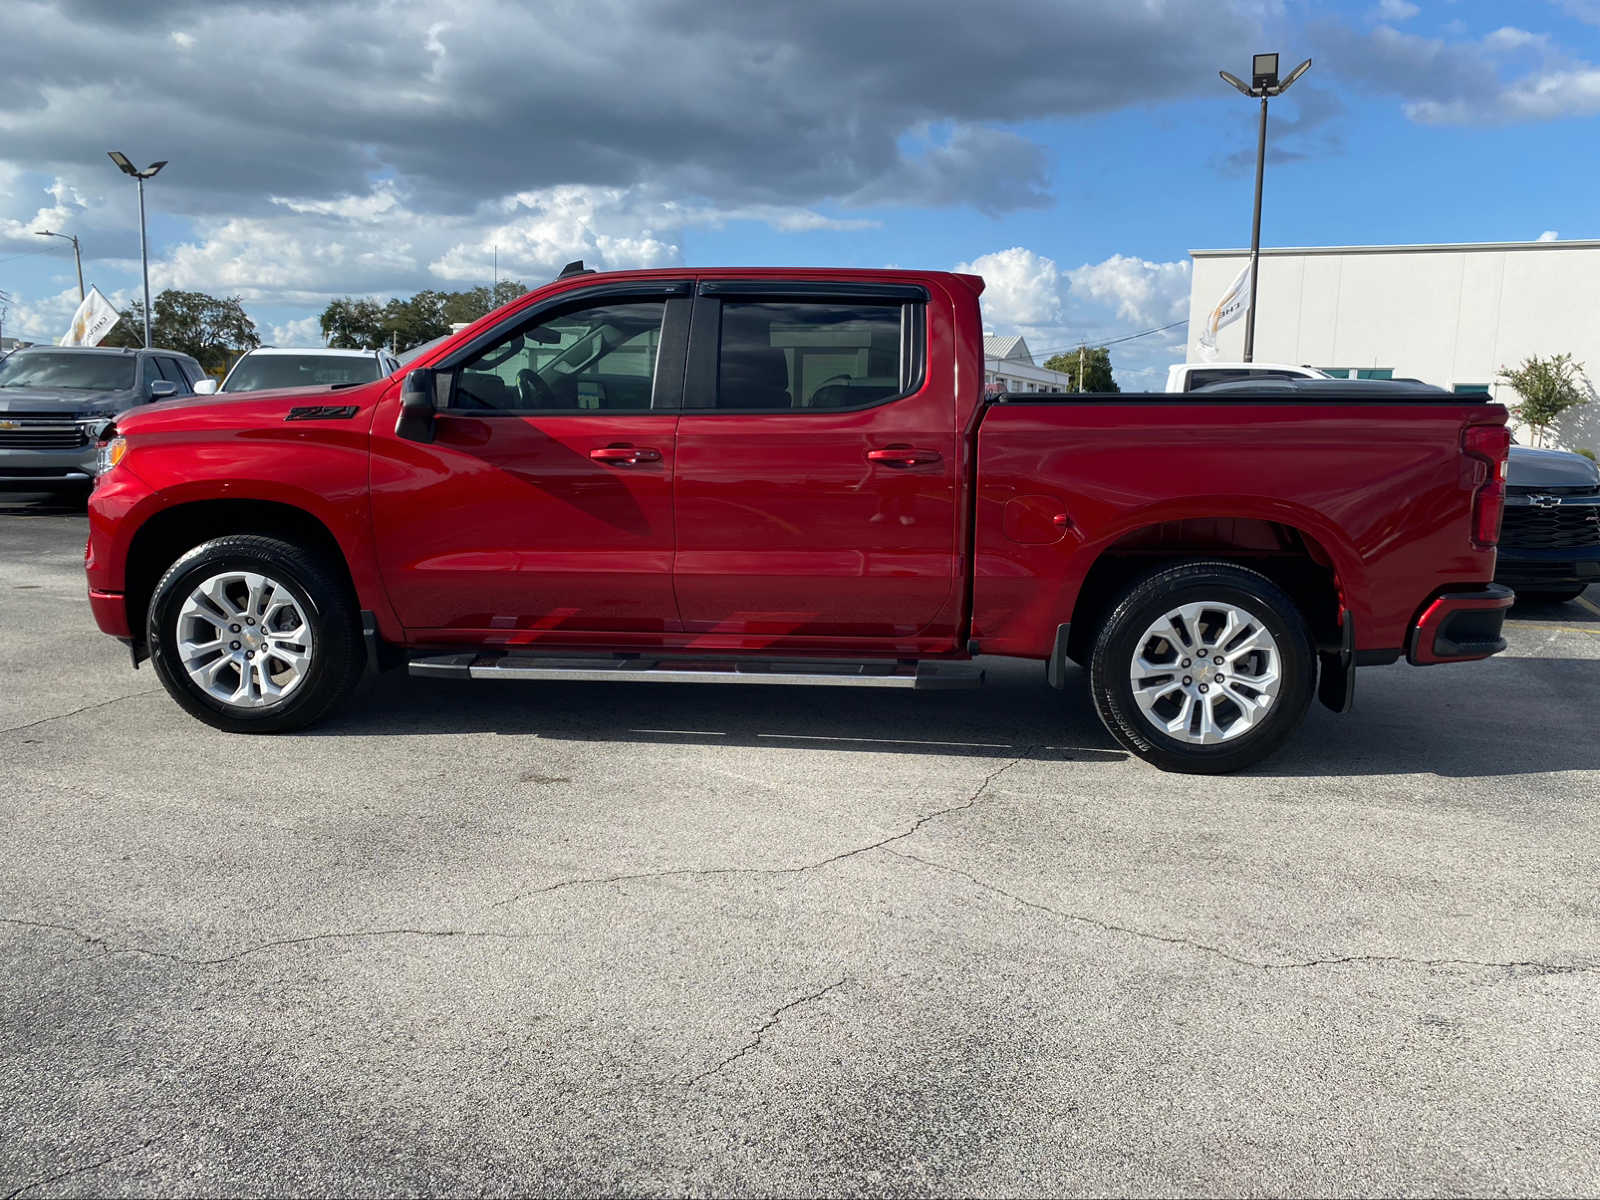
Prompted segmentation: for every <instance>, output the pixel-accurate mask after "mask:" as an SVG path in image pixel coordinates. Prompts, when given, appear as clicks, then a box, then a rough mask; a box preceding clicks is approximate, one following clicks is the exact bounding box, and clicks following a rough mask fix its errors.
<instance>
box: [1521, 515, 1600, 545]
mask: <svg viewBox="0 0 1600 1200" xmlns="http://www.w3.org/2000/svg"><path fill="white" fill-rule="evenodd" d="M1500 544H1501V545H1502V546H1507V547H1511V548H1515V549H1518V550H1581V549H1587V548H1589V547H1591V546H1600V504H1557V505H1555V506H1554V507H1551V508H1538V507H1534V506H1527V507H1524V506H1522V505H1507V507H1506V511H1505V519H1504V520H1503V521H1502V523H1501V525H1500Z"/></svg>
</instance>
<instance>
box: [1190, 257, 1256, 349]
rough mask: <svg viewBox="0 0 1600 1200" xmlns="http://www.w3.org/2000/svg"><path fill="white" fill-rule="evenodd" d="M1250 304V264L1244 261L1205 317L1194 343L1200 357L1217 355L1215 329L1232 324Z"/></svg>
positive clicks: (1242, 314)
mask: <svg viewBox="0 0 1600 1200" xmlns="http://www.w3.org/2000/svg"><path fill="white" fill-rule="evenodd" d="M1249 304H1250V264H1249V263H1245V265H1244V267H1243V268H1242V269H1241V270H1240V271H1239V274H1238V275H1237V276H1236V277H1235V279H1234V281H1233V282H1232V283H1230V284H1229V285H1228V290H1227V291H1225V292H1223V293H1222V299H1221V300H1218V301H1217V306H1216V307H1215V308H1213V309H1212V310H1211V315H1210V316H1208V317H1207V318H1206V323H1205V327H1204V328H1202V329H1201V330H1200V339H1199V341H1198V342H1196V343H1195V348H1196V349H1197V350H1199V352H1200V357H1201V358H1204V359H1207V360H1213V359H1215V358H1216V357H1217V330H1219V329H1221V328H1222V327H1223V326H1224V325H1232V324H1233V323H1234V322H1235V321H1237V320H1238V319H1239V318H1240V317H1242V316H1244V310H1245V309H1246V308H1247V307H1248V306H1249Z"/></svg>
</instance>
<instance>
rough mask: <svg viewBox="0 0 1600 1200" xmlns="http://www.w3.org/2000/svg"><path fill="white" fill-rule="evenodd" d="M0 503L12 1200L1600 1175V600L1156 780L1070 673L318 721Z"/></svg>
mask: <svg viewBox="0 0 1600 1200" xmlns="http://www.w3.org/2000/svg"><path fill="white" fill-rule="evenodd" d="M84 525H85V522H84V517H83V515H82V512H81V509H74V508H73V507H71V506H66V507H63V508H55V509H51V508H49V507H46V506H42V505H40V504H39V503H38V502H36V501H35V500H33V499H31V498H0V764H3V765H0V845H3V846H4V853H3V855H0V1196H8V1195H9V1196H18V1195H23V1196H48V1195H83V1194H94V1195H148V1194H156V1193H159V1194H163V1195H215V1194H219V1193H226V1194H249V1195H255V1194H283V1193H302V1192H303V1193H316V1194H360V1195H376V1194H413V1193H424V1192H430V1193H431V1192H445V1193H451V1194H456V1193H471V1194H480V1193H481V1194H489V1195H504V1194H526V1193H530V1192H532V1193H552V1192H556V1193H572V1194H584V1195H594V1194H602V1193H603V1194H617V1193H625V1194H683V1193H693V1194H729V1193H741V1194H743V1193H752V1194H756V1193H759V1194H783V1195H800V1194H817V1193H870V1194H889V1195H905V1194H926V1193H937V1194H963V1195H1008V1196H1009V1195H1020V1194H1029V1195H1032V1194H1049V1195H1103V1194H1110V1193H1115V1194H1127V1193H1139V1194H1150V1193H1159V1194H1164V1195H1166V1194H1195V1193H1201V1194H1215V1193H1240V1194H1244V1193H1250V1194H1261V1193H1271V1194H1283V1193H1295V1194H1318V1195H1347V1194H1372V1193H1384V1194H1393V1195H1403V1194H1427V1195H1438V1194H1445V1193H1450V1194H1456V1193H1472V1194H1485V1195H1529V1194H1549V1195H1593V1194H1595V1193H1597V1192H1600V987H1597V985H1600V896H1597V886H1596V880H1597V879H1600V863H1597V847H1600V715H1597V714H1600V596H1596V594H1595V593H1596V589H1591V591H1590V595H1589V596H1588V597H1587V598H1586V599H1585V600H1584V601H1583V602H1580V603H1573V604H1567V605H1561V606H1547V607H1542V608H1532V607H1528V608H1519V609H1518V610H1515V612H1514V614H1513V616H1514V619H1513V620H1512V622H1511V625H1510V629H1509V637H1510V640H1511V643H1512V647H1511V650H1510V651H1509V652H1508V653H1506V654H1505V655H1502V656H1500V657H1498V658H1496V659H1494V660H1492V661H1490V662H1487V663H1480V664H1471V665H1465V666H1455V667H1435V668H1428V669H1425V670H1415V669H1412V668H1409V667H1406V666H1403V665H1400V666H1394V667H1386V668H1379V669H1370V670H1364V671H1363V672H1361V674H1360V676H1359V683H1358V689H1357V707H1356V711H1355V712H1354V713H1353V714H1351V715H1349V716H1345V717H1337V716H1334V715H1333V714H1330V713H1327V712H1326V711H1324V710H1322V709H1321V708H1319V707H1314V708H1313V710H1312V713H1311V715H1310V717H1309V719H1308V720H1307V722H1306V725H1305V727H1304V729H1303V731H1302V732H1301V733H1300V734H1299V735H1298V736H1297V737H1296V738H1295V739H1294V740H1293V741H1292V742H1291V743H1290V744H1289V745H1288V746H1287V747H1286V748H1285V749H1284V750H1283V751H1282V752H1280V754H1279V755H1278V756H1277V757H1276V758H1274V759H1273V760H1271V761H1270V762H1269V763H1267V764H1265V765H1264V766H1261V767H1259V768H1256V769H1254V770H1252V771H1249V772H1247V773H1245V774H1242V775H1238V776H1233V777H1229V778H1223V779H1206V778H1197V777H1185V776H1175V775H1164V774H1161V773H1159V772H1157V771H1155V770H1154V769H1152V768H1150V767H1148V766H1146V765H1144V764H1143V763H1140V762H1139V761H1137V760H1133V759H1130V758H1129V757H1128V756H1127V755H1125V754H1124V753H1122V752H1121V751H1120V750H1119V749H1118V748H1117V747H1116V746H1115V745H1114V743H1112V742H1111V740H1110V739H1109V738H1108V737H1107V736H1106V734H1105V733H1104V731H1103V730H1102V729H1101V728H1100V726H1099V724H1098V722H1097V721H1096V719H1095V717H1094V714H1093V711H1092V708H1091V706H1090V704H1089V701H1088V697H1087V694H1086V691H1085V689H1084V687H1083V685H1082V681H1081V679H1077V678H1075V679H1073V680H1072V681H1071V683H1070V686H1069V688H1068V689H1067V691H1066V692H1065V693H1059V694H1058V693H1055V692H1052V691H1050V690H1049V689H1048V688H1046V687H1044V686H1043V683H1042V680H1041V679H1040V677H1039V672H1038V671H1037V670H1035V669H1027V670H1024V669H1021V668H1020V667H1017V666H1015V665H1011V664H1003V663H1001V664H995V668H996V669H995V671H994V673H993V674H994V676H995V677H996V682H995V683H994V685H993V686H991V687H989V688H988V689H986V690H984V691H981V692H956V693H904V694H902V693H891V694H876V693H874V694H867V693H861V692H853V691H848V690H842V689H810V688H803V689H793V690H788V689H776V688H747V687H698V688H697V687H688V686H683V687H679V686H668V685H654V686H649V687H645V686H638V687H635V688H623V687H618V686H613V685H605V684H568V685H559V686H557V685H541V684H503V683H480V684H456V683H439V682H423V681H417V680H410V679H407V678H405V677H403V676H387V677H385V678H384V679H383V681H382V683H381V686H379V687H378V688H377V689H376V690H375V691H374V692H373V693H372V694H370V695H368V696H367V697H365V698H364V700H363V701H362V702H361V703H360V704H359V705H357V706H355V707H354V708H352V709H351V710H349V711H348V712H347V713H345V714H344V715H342V716H340V717H338V718H336V719H334V720H332V721H330V722H328V723H326V724H325V725H323V726H321V727H319V728H317V729H315V730H313V731H310V732H307V733H304V734H299V735H292V736H283V737H276V738H248V737H239V736H230V735H227V734H223V733H220V732H217V731H214V730H212V729H209V728H207V727H205V726H203V725H200V724H199V723H197V722H195V721H194V720H192V719H190V718H189V717H187V716H186V715H185V714H183V713H182V712H181V711H180V710H179V709H178V708H177V706H176V705H175V704H173V703H172V702H171V701H170V700H168V699H167V697H166V696H165V694H164V693H163V692H162V691H161V690H160V688H159V686H158V685H157V682H156V680H155V677H154V675H153V673H152V672H151V671H150V669H149V667H148V666H146V667H145V668H143V669H141V670H139V671H137V672H135V671H133V670H132V669H130V665H129V662H128V656H127V652H126V651H125V650H124V649H123V647H121V646H120V645H119V644H118V643H116V642H115V641H113V640H111V639H109V638H107V637H104V636H103V635H101V634H100V633H99V632H98V631H97V630H96V629H95V627H94V623H93V621H92V619H91V617H90V614H89V610H88V606H87V604H86V602H85V600H84V582H83V576H82V545H83V537H84Z"/></svg>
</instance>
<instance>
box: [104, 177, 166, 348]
mask: <svg viewBox="0 0 1600 1200" xmlns="http://www.w3.org/2000/svg"><path fill="white" fill-rule="evenodd" d="M106 153H107V154H108V155H110V156H111V161H112V162H114V163H116V164H117V166H118V168H120V169H121V171H122V173H123V174H124V175H132V176H133V177H134V178H135V179H137V180H138V181H139V264H140V266H141V267H142V268H143V270H144V348H145V349H146V350H148V349H150V252H149V250H148V249H147V248H146V245H145V237H144V181H145V180H146V179H151V178H154V176H155V173H156V172H157V171H159V170H161V168H162V167H164V166H166V165H167V160H166V159H162V160H161V161H160V162H154V163H151V164H150V165H149V166H148V167H146V168H145V169H144V170H142V171H141V170H139V169H138V168H137V167H135V166H134V165H133V164H132V163H131V162H129V161H128V156H127V155H126V154H124V153H123V152H122V151H120V150H107V151H106Z"/></svg>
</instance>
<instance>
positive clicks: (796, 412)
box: [673, 279, 961, 655]
mask: <svg viewBox="0 0 1600 1200" xmlns="http://www.w3.org/2000/svg"><path fill="white" fill-rule="evenodd" d="M929 301H930V296H929V293H928V291H927V289H925V288H923V287H921V286H916V285H909V284H904V285H902V284H867V283H862V284H833V283H822V282H815V281H801V280H795V281H783V280H771V279H762V280H732V279H718V280H703V281H702V282H701V283H700V285H699V288H698V295H697V297H696V300H695V307H694V315H693V323H692V329H691V333H690V347H689V365H688V370H687V373H686V376H685V384H684V399H683V403H684V408H683V412H682V417H681V419H680V421H679V423H678V444H677V474H676V480H675V485H674V486H675V494H676V501H675V507H676V515H677V521H676V524H677V551H676V554H675V556H674V563H673V582H674V587H675V589H676V592H677V601H678V612H679V615H680V618H681V619H682V621H683V624H684V628H685V629H686V630H687V631H689V632H694V633H699V634H702V635H713V636H712V640H711V642H710V643H709V644H717V645H726V646H727V647H728V648H735V647H737V648H744V649H766V648H783V647H787V648H791V649H806V648H813V649H822V648H839V647H840V646H841V643H843V644H844V645H847V646H853V647H855V648H858V649H861V650H864V651H878V652H883V651H899V652H902V653H905V654H908V655H911V654H920V653H928V652H932V651H935V650H947V649H949V648H950V646H951V645H952V644H953V641H954V637H955V619H956V612H957V609H958V607H959V606H958V603H957V600H958V594H959V589H958V587H957V562H958V554H957V536H956V534H957V511H956V497H957V472H958V470H959V469H960V464H961V456H960V453H959V444H958V438H957V432H956V428H955V408H954V403H953V396H952V393H951V386H952V385H951V382H950V381H951V380H952V379H953V377H954V370H953V368H952V366H951V364H950V362H949V361H948V359H949V355H950V348H949V345H948V339H943V340H942V341H941V343H940V344H939V345H938V346H937V347H936V350H935V353H934V355H933V358H932V360H931V361H930V355H929V340H930V339H929V337H928V315H929ZM715 635H721V636H722V637H723V638H725V639H726V641H725V642H721V641H718V640H716V636H715Z"/></svg>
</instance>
